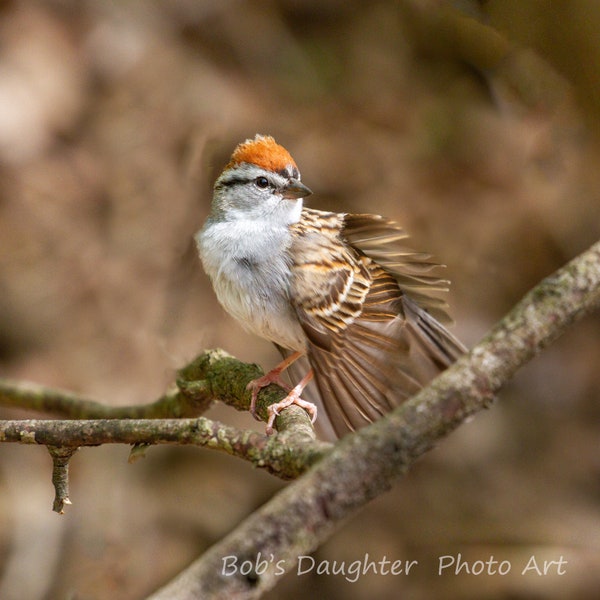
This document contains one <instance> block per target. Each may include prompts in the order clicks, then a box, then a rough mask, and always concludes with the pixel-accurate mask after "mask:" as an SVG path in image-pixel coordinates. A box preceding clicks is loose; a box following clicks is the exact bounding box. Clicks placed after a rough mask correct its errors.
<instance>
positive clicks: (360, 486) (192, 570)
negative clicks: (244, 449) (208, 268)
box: [151, 243, 600, 600]
mask: <svg viewBox="0 0 600 600" xmlns="http://www.w3.org/2000/svg"><path fill="white" fill-rule="evenodd" d="M598 306H600V243H597V244H595V245H594V246H592V248H590V249H589V250H588V251H586V252H584V253H583V254H582V255H580V256H579V257H578V258H576V259H575V260H573V261H571V262H570V263H569V264H567V265H566V266H565V267H563V268H562V269H560V270H559V271H557V272H556V273H555V274H554V275H553V276H551V277H549V278H547V279H546V280H544V281H542V283H541V284H540V285H538V286H537V287H535V288H534V289H533V290H532V291H531V292H529V293H528V294H527V295H526V296H525V298H523V300H522V301H521V302H520V303H519V304H518V305H517V306H516V307H515V308H514V309H513V310H512V311H511V312H510V313H509V314H508V315H507V316H506V317H505V318H504V319H503V320H502V321H501V322H500V323H498V325H496V326H495V327H494V328H493V330H492V331H491V332H490V333H489V334H488V335H487V336H486V337H485V338H484V339H483V341H481V342H480V343H479V344H478V345H477V346H476V347H475V348H474V349H473V350H472V351H471V352H470V353H469V354H468V355H466V356H464V357H462V358H461V359H459V361H458V362H457V363H456V364H455V365H453V366H452V367H451V368H450V369H448V370H447V371H445V372H444V373H442V374H441V375H440V376H439V377H437V378H436V379H435V380H434V381H433V382H432V383H431V385H429V386H428V387H427V388H425V389H423V390H422V391H421V392H420V393H419V394H417V395H416V396H415V397H414V398H412V399H411V400H409V401H408V402H406V403H405V404H403V405H401V406H400V407H399V408H397V409H396V410H394V411H393V412H392V413H391V414H390V415H389V416H388V417H386V418H384V419H381V420H379V421H377V422H376V423H374V424H372V425H370V426H369V427H366V428H364V429H362V430H360V431H359V432H357V433H356V434H354V435H349V436H347V437H345V438H344V439H342V440H341V442H340V443H339V444H337V445H336V446H335V448H334V449H333V451H332V452H331V453H330V454H328V455H327V456H326V457H325V458H323V459H322V460H321V461H320V462H319V463H317V464H316V465H315V466H314V467H313V468H312V469H311V470H310V471H309V472H308V473H306V475H305V476H304V477H302V478H301V479H299V480H298V481H296V482H294V483H293V484H291V485H290V486H288V487H287V488H285V489H284V490H282V491H281V492H280V493H279V494H277V495H276V496H275V497H274V498H273V499H272V500H270V501H269V502H268V503H267V504H265V505H264V506H263V507H262V508H261V509H259V510H258V511H256V512H255V513H253V514H252V515H250V517H248V518H247V519H246V520H245V521H244V522H243V523H241V524H240V525H239V526H238V527H237V528H236V529H235V530H234V531H233V532H231V533H230V534H229V535H228V536H227V537H226V538H224V539H223V540H221V541H220V542H218V543H217V544H215V545H214V546H212V547H211V548H210V549H209V550H208V551H207V552H206V553H205V554H204V555H203V556H201V557H200V558H199V559H198V560H196V561H195V562H194V563H192V565H191V566H190V567H189V568H187V569H186V570H185V571H184V572H183V573H181V574H180V575H179V576H178V577H176V578H175V579H174V580H173V581H172V582H170V583H169V584H167V585H166V586H165V587H164V588H162V589H161V590H159V591H158V592H156V593H155V594H153V595H152V596H151V600H165V599H169V600H173V599H176V600H188V599H189V600H192V599H193V598H206V599H210V598H238V599H246V598H258V597H260V596H261V595H262V594H263V593H264V592H265V591H266V590H268V589H270V588H272V587H273V586H274V585H275V584H276V583H277V577H278V576H279V575H280V574H281V573H280V571H279V568H278V567H283V568H284V569H285V570H286V571H290V570H291V569H292V568H293V566H294V565H295V563H296V562H297V560H298V557H299V556H301V555H305V554H308V553H310V552H312V551H314V550H315V549H316V548H317V547H318V546H319V545H320V544H321V543H323V542H324V541H325V540H326V539H327V538H329V537H330V536H331V535H332V533H333V532H334V531H335V529H336V528H337V527H338V526H339V525H340V523H341V522H342V521H343V520H344V519H347V518H348V517H349V516H351V515H353V514H355V513H356V512H357V511H358V510H359V509H360V508H361V507H362V506H364V505H365V504H366V503H367V502H368V501H369V500H371V499H373V498H374V497H376V496H378V495H379V494H381V493H382V492H384V491H386V490H388V489H389V488H390V487H391V485H392V484H393V483H394V482H395V481H397V480H398V479H399V478H400V476H401V475H402V474H403V473H405V472H406V470H407V469H408V468H409V467H410V465H411V464H412V463H413V462H414V461H415V460H416V459H417V458H418V457H419V456H421V455H422V454H423V453H424V452H426V451H427V450H429V449H430V448H431V447H432V446H433V445H434V444H435V443H436V442H438V441H439V440H440V439H441V438H443V437H444V436H446V435H447V434H448V433H450V432H451V431H453V430H454V429H455V428H456V427H458V425H460V424H461V423H462V422H464V421H465V419H467V418H468V417H469V416H471V415H473V414H474V413H476V412H477V411H479V410H481V409H483V408H486V407H488V406H489V405H490V403H491V402H492V400H493V398H494V394H495V392H496V391H498V389H499V388H500V387H501V386H502V385H503V384H504V383H506V381H508V380H509V379H510V378H511V377H512V376H513V374H514V373H515V372H516V371H517V370H518V369H519V368H520V367H521V366H523V365H524V364H525V363H526V362H527V361H529V360H530V359H531V358H532V357H533V356H534V355H535V354H536V353H538V352H539V351H540V350H542V349H543V348H545V347H546V346H547V345H548V344H550V343H551V342H552V341H553V340H554V339H555V338H557V337H558V336H559V335H560V333H562V332H563V331H564V330H565V329H566V328H567V327H568V326H569V325H570V324H571V323H573V322H574V321H576V320H577V319H580V318H581V317H582V316H584V315H585V314H587V313H589V312H590V311H592V310H593V309H594V308H597V307H598ZM271 558H272V559H273V560H270V559H271ZM244 561H249V562H248V563H245V564H246V567H247V566H248V565H252V568H251V569H250V570H249V571H248V570H244V574H243V575H242V573H241V572H240V566H241V564H242V563H243V562H244Z"/></svg>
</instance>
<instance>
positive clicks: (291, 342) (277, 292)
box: [213, 265, 306, 351]
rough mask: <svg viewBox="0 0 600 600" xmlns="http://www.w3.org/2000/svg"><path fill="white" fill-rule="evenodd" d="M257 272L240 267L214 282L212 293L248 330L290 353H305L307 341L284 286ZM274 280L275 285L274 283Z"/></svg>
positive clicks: (259, 271)
mask: <svg viewBox="0 0 600 600" xmlns="http://www.w3.org/2000/svg"><path fill="white" fill-rule="evenodd" d="M273 267H274V265H271V268H270V269H269V271H270V275H269V276H262V273H261V270H260V269H254V270H253V272H252V273H251V274H250V273H249V272H248V269H247V268H243V267H240V268H239V269H235V270H233V271H232V272H230V273H229V274H227V275H226V274H225V273H223V272H221V274H220V275H219V276H218V277H217V278H216V279H215V280H214V281H213V284H214V289H215V293H216V295H217V298H218V299H219V302H220V303H221V305H222V306H223V308H225V310H226V311H227V312H228V313H229V314H230V315H232V316H233V317H235V318H236V319H237V320H238V321H239V322H240V323H241V325H242V326H243V327H244V329H246V330H247V331H250V332H251V333H254V334H256V335H258V336H260V337H263V338H265V339H267V340H270V341H272V342H274V343H276V344H278V345H280V346H283V347H284V348H289V349H291V350H301V351H303V350H305V347H306V338H305V336H304V333H303V331H302V328H301V327H300V324H299V322H298V319H297V317H296V315H295V313H294V309H293V308H292V306H291V304H290V301H289V298H288V296H287V286H282V282H281V281H280V280H278V278H276V277H273ZM274 280H275V282H276V283H275V284H274V283H273V281H274Z"/></svg>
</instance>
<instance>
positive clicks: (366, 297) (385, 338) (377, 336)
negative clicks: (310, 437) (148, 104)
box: [195, 134, 466, 437]
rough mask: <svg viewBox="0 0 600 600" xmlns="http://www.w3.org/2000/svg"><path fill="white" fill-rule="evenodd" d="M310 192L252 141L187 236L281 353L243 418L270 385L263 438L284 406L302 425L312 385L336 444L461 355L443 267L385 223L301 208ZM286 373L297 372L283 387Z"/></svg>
mask: <svg viewBox="0 0 600 600" xmlns="http://www.w3.org/2000/svg"><path fill="white" fill-rule="evenodd" d="M311 194H312V191H311V189H310V188H309V187H307V186H306V185H305V184H304V183H302V181H301V175H300V171H299V170H298V166H297V165H296V162H295V161H294V159H293V158H292V156H291V155H290V153H289V152H288V151H287V150H286V149H285V148H284V147H283V146H281V145H279V144H278V143H277V142H276V141H275V139H274V138H273V137H271V136H269V135H261V134H257V135H256V136H255V137H254V138H250V139H247V140H246V141H244V142H242V143H240V144H239V145H238V146H237V147H236V148H235V150H234V151H233V154H232V155H231V158H230V160H229V162H228V163H227V165H226V166H225V168H224V169H223V171H222V172H221V174H220V175H219V177H218V178H217V179H216V181H215V184H214V190H213V200H212V205H211V209H210V213H209V215H208V217H207V219H206V221H205V223H204V225H203V227H202V228H201V230H200V231H199V232H198V233H197V234H196V236H195V240H196V245H197V249H198V252H199V255H200V258H201V261H202V265H203V268H204V270H205V272H206V273H207V275H208V277H209V279H210V280H211V282H212V286H213V289H214V291H215V294H216V296H217V299H218V301H219V302H220V304H221V305H222V306H223V308H224V309H225V310H226V311H227V312H228V313H229V314H230V315H232V316H233V317H234V318H235V319H237V320H238V321H239V322H240V323H241V325H242V326H243V327H244V328H245V329H246V330H247V331H249V332H251V333H254V334H256V335H258V336H260V337H262V338H264V339H266V340H269V341H271V342H273V343H274V344H275V346H276V347H277V348H278V349H279V351H280V352H281V354H282V357H283V360H282V362H281V363H280V364H278V365H277V366H276V367H275V368H274V369H272V370H271V371H269V372H268V373H267V374H266V375H264V376H263V377H260V378H258V379H256V380H254V381H253V382H251V383H250V384H249V386H248V387H249V389H250V390H251V391H252V401H251V405H250V412H252V414H254V413H255V410H256V399H257V394H258V392H259V390H260V389H261V388H262V387H265V386H266V385H268V384H270V383H277V384H279V385H280V386H282V387H283V388H284V389H285V390H286V391H287V392H288V395H287V397H286V398H285V399H284V400H282V401H281V402H279V403H276V404H274V405H272V406H271V407H270V409H269V419H268V423H267V433H268V434H271V433H273V423H274V420H275V418H276V416H277V415H278V414H279V412H280V411H281V410H283V408H285V407H286V406H289V405H290V404H298V405H300V406H302V407H303V408H305V409H306V410H307V412H308V413H309V415H310V416H311V419H312V420H313V422H314V420H315V418H316V416H317V405H316V403H315V402H313V401H310V402H309V401H308V400H305V399H303V398H302V396H303V395H305V394H306V389H307V387H306V386H308V385H309V382H311V380H313V379H314V382H313V383H311V384H310V386H309V388H308V389H310V390H311V400H312V399H314V400H316V402H317V403H318V404H319V410H321V409H324V411H325V413H326V415H327V417H328V420H329V422H330V424H331V427H332V428H333V431H334V435H335V436H336V437H342V436H344V435H346V434H348V433H350V432H353V431H356V430H358V429H360V428H362V427H364V426H366V425H368V424H369V423H372V422H373V421H375V420H377V419H379V418H381V417H383V416H384V415H385V414H386V413H388V412H389V411H391V410H392V409H394V408H395V407H397V406H398V405H400V404H401V403H402V402H404V401H405V400H407V399H408V398H410V397H411V396H413V395H414V394H415V393H417V392H418V391H419V390H420V389H422V388H423V387H424V386H425V385H426V384H427V383H429V381H430V380H432V379H433V378H434V377H435V376H436V375H438V374H439V373H440V372H441V371H443V370H444V369H446V368H447V367H448V366H450V365H451V364H452V363H453V362H454V361H455V360H456V359H457V358H458V357H459V356H460V355H462V354H463V353H464V352H465V351H466V349H465V347H464V346H463V344H462V343H461V342H460V341H459V340H458V339H457V338H456V337H455V336H454V335H453V334H451V333H450V332H449V331H448V329H447V328H446V327H445V326H444V324H447V323H448V322H450V319H449V317H448V314H447V311H446V308H447V305H446V303H445V302H444V301H443V300H442V299H441V298H440V297H439V294H438V292H440V291H447V289H448V285H449V282H448V281H447V280H446V279H443V278H441V277H440V276H439V275H438V274H437V270H438V268H439V267H441V266H443V265H439V264H437V263H436V262H434V261H432V260H431V256H430V255H429V254H426V253H421V252H416V251H414V250H412V249H411V248H409V247H407V246H405V242H406V240H407V238H408V235H407V233H406V232H405V231H404V229H403V228H402V227H401V226H400V225H399V224H398V223H397V222H395V221H393V220H389V219H387V218H385V217H382V216H380V215H377V214H352V213H337V212H328V211H321V210H317V209H313V208H308V207H305V206H304V199H305V198H306V197H307V196H310V195H311ZM286 370H287V372H288V373H292V374H294V373H295V374H296V377H300V376H301V377H300V380H299V381H298V383H297V384H296V385H295V386H294V387H291V386H290V385H289V384H288V382H286V381H285V380H284V379H283V376H282V373H283V372H284V371H286ZM302 371H303V372H302ZM255 416H256V415H255Z"/></svg>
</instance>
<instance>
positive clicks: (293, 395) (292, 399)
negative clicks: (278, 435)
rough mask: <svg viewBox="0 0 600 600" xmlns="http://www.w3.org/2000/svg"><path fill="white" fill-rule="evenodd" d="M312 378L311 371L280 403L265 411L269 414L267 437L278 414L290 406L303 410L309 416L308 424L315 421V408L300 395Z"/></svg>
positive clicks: (271, 431) (271, 432)
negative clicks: (296, 406) (294, 405)
mask: <svg viewBox="0 0 600 600" xmlns="http://www.w3.org/2000/svg"><path fill="white" fill-rule="evenodd" d="M312 378H313V371H312V369H311V370H310V371H309V372H308V373H307V374H306V375H305V376H304V377H303V378H302V381H300V383H299V384H298V385H297V386H296V387H295V388H294V389H293V390H291V391H290V393H289V394H288V395H287V396H286V397H285V398H284V399H283V400H281V402H277V403H276V404H271V406H269V408H268V409H267V411H268V413H269V420H268V421H267V430H266V433H267V435H272V434H273V432H274V430H273V424H274V423H275V418H276V417H277V415H279V413H280V412H281V411H282V410H283V409H284V408H287V407H288V406H291V405H292V404H296V405H298V406H299V407H300V408H303V409H304V410H305V411H306V412H307V413H308V414H309V416H310V422H311V423H314V422H315V421H316V419H317V407H316V406H315V405H314V404H313V403H312V402H307V401H306V400H302V398H301V397H300V395H301V394H302V391H303V390H304V388H305V387H306V386H307V384H308V382H309V381H310V380H311V379H312Z"/></svg>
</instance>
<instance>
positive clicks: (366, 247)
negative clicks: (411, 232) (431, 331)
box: [342, 214, 452, 324]
mask: <svg viewBox="0 0 600 600" xmlns="http://www.w3.org/2000/svg"><path fill="white" fill-rule="evenodd" d="M342 237H343V238H344V239H345V240H346V241H347V242H348V243H349V244H350V245H351V246H353V247H354V248H356V249H357V250H358V251H359V252H361V253H363V254H365V255H366V256H368V257H369V258H372V259H373V260H374V261H375V262H376V263H377V264H379V265H380V266H381V267H382V268H383V269H384V270H385V271H387V272H388V273H390V274H391V275H393V276H394V278H395V279H396V281H397V282H398V284H399V285H400V289H401V290H402V291H404V292H407V293H408V294H409V295H410V296H411V298H412V299H413V300H415V301H416V302H417V303H418V305H419V306H420V307H421V308H424V309H426V310H427V311H428V312H429V313H430V314H431V315H433V316H434V317H435V318H436V319H437V320H439V321H440V322H441V323H444V324H450V323H452V319H451V318H450V316H449V315H448V313H447V308H448V305H447V304H446V302H445V301H444V300H443V299H442V298H440V297H439V293H440V292H447V291H448V286H449V284H450V282H449V281H448V280H447V279H444V278H443V277H440V276H439V275H437V271H439V269H440V268H443V267H444V265H441V264H439V263H436V262H434V261H432V260H431V255H430V254H425V253H422V252H415V251H414V250H412V249H411V248H409V247H408V246H406V245H405V244H404V242H405V241H406V240H407V239H408V237H409V236H408V234H407V233H406V232H405V231H404V229H402V227H400V225H398V223H396V222H395V221H391V220H389V219H386V218H385V217H381V216H380V215H371V214H346V215H344V225H343V230H342Z"/></svg>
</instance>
